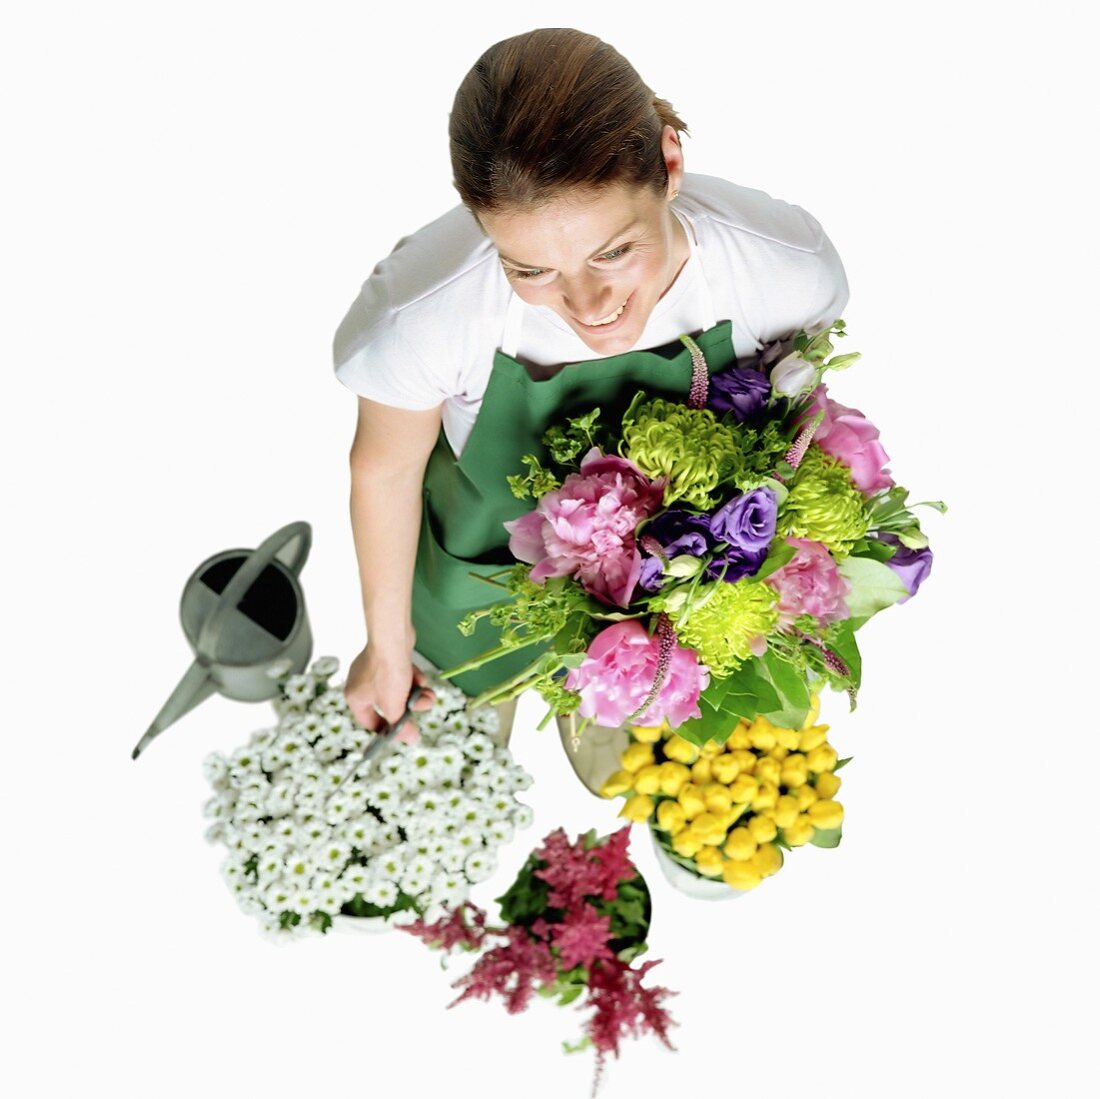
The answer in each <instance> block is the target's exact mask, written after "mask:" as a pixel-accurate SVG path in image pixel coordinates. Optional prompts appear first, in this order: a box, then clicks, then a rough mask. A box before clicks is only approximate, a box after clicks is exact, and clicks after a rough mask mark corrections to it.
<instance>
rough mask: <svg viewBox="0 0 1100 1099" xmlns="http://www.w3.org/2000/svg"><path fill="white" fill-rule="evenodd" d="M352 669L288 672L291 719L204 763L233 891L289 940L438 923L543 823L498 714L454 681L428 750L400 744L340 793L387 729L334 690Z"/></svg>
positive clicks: (439, 701)
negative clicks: (471, 701) (353, 920)
mask: <svg viewBox="0 0 1100 1099" xmlns="http://www.w3.org/2000/svg"><path fill="white" fill-rule="evenodd" d="M338 666H339V662H338V661H337V660H336V658H335V657H331V656H325V657H321V658H320V659H319V660H317V661H315V662H314V663H313V664H312V665H311V667H310V670H309V672H308V673H306V674H303V675H287V671H286V669H276V670H275V673H274V674H275V677H276V678H278V679H279V680H280V695H279V698H278V699H276V700H275V702H274V706H275V710H276V713H277V714H278V715H279V721H278V724H277V725H275V726H273V727H271V728H267V729H261V730H259V731H258V732H255V733H253V734H252V736H251V737H250V738H249V740H248V743H247V744H246V745H244V746H242V747H240V748H238V749H237V750H236V751H234V752H233V753H231V754H230V755H229V756H228V757H226V756H224V755H222V754H221V753H219V752H212V753H211V754H210V755H208V756H207V757H206V759H205V760H204V761H203V767H204V771H205V773H206V777H207V779H208V780H209V781H210V783H211V784H212V786H213V788H214V795H213V797H211V798H210V799H209V800H208V801H207V803H206V805H205V809H204V812H205V815H206V816H207V817H209V818H213V821H214V823H213V824H211V825H210V826H209V828H208V829H207V831H206V839H207V841H208V842H210V843H219V842H220V843H222V844H224V845H225V847H226V848H227V849H228V855H227V857H226V859H225V861H224V862H223V864H222V875H223V877H224V878H225V880H226V883H227V884H228V885H229V888H230V889H231V890H232V891H233V893H234V894H235V896H236V898H237V901H238V904H239V905H240V907H241V909H242V910H243V911H245V912H247V913H249V914H251V915H254V916H256V917H257V918H258V919H259V921H260V929H261V932H263V933H265V934H267V935H269V936H270V937H272V938H273V939H274V940H276V941H288V940H291V939H295V938H299V937H302V936H304V935H307V934H310V933H318V932H319V933H327V932H328V930H329V928H330V927H331V926H332V924H333V919H334V917H336V916H338V915H343V916H352V917H382V918H389V919H391V920H392V922H394V923H400V922H401V921H402V920H405V919H417V918H419V917H424V918H426V919H430V920H438V919H440V918H442V917H443V916H444V915H445V913H446V911H447V910H449V909H452V908H453V907H454V906H456V905H460V904H461V903H462V902H463V901H464V900H465V899H466V896H467V892H468V889H469V886H470V883H472V882H479V881H482V880H484V879H486V878H488V877H489V875H490V874H492V873H493V871H494V870H495V868H496V852H497V849H498V848H499V847H500V846H501V845H502V844H506V843H509V842H510V841H511V840H512V838H513V836H514V832H515V829H516V828H525V827H527V826H528V825H530V823H531V821H532V812H531V809H530V808H529V807H528V806H526V805H522V804H521V803H520V802H518V801H517V800H516V798H515V796H514V795H515V793H516V791H519V790H524V789H526V788H527V787H528V786H530V785H531V778H530V776H529V775H528V774H527V772H526V771H524V770H523V769H522V768H521V767H519V766H517V765H516V764H515V763H513V762H512V758H511V754H510V753H509V752H508V750H507V749H506V748H500V747H497V746H496V745H495V743H494V741H493V740H492V739H491V734H492V733H494V732H495V731H496V727H497V724H498V718H497V714H496V711H495V710H493V709H492V708H491V707H484V708H480V709H474V710H472V711H467V710H466V709H465V706H464V704H465V696H464V695H463V694H462V692H460V691H459V690H458V689H457V688H456V687H454V686H453V685H452V684H449V683H443V682H433V683H432V690H433V691H434V692H435V699H436V701H435V704H434V705H433V707H432V708H431V709H429V710H426V711H422V712H420V711H418V712H417V714H416V720H417V722H418V724H419V728H420V732H421V737H420V742H419V743H418V744H416V745H414V746H410V745H408V744H403V743H400V742H397V741H395V742H393V743H391V744H390V745H388V746H387V747H386V748H384V749H383V750H382V751H381V752H380V753H379V754H377V755H376V756H374V757H372V759H371V761H370V763H369V764H368V765H364V766H362V767H361V769H360V770H359V771H358V772H357V774H356V776H355V778H353V779H352V780H351V781H349V782H347V783H345V784H344V786H343V787H341V788H340V790H339V791H338V792H336V794H335V796H333V793H334V791H336V788H337V787H338V786H339V785H340V783H341V781H342V780H343V778H344V777H345V775H346V774H347V772H348V770H349V768H353V767H355V766H356V765H357V764H358V763H359V762H360V760H361V752H362V749H363V748H364V747H365V745H366V744H367V743H368V741H369V740H370V738H371V737H372V736H374V735H375V734H373V733H371V732H370V731H368V730H366V729H364V728H363V727H362V726H361V725H360V724H359V723H358V722H357V721H356V720H355V719H354V718H353V717H352V715H351V713H350V711H349V710H348V707H347V702H346V700H345V698H344V692H343V689H342V686H337V687H331V686H329V684H328V680H329V677H330V676H331V675H332V674H333V673H334V672H335V671H336V670H337V668H338Z"/></svg>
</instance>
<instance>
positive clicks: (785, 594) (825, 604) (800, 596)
mask: <svg viewBox="0 0 1100 1099" xmlns="http://www.w3.org/2000/svg"><path fill="white" fill-rule="evenodd" d="M787 542H788V543H789V544H790V545H792V546H795V547H797V550H798V552H797V553H796V554H795V555H794V557H792V558H791V559H790V560H789V561H788V562H787V563H786V564H785V565H784V566H783V567H782V568H780V569H776V570H775V572H773V573H772V574H771V576H769V577H768V578H767V579H766V580H765V581H764V583H765V584H771V586H772V587H773V588H775V590H776V591H777V592H779V604H778V607H777V609H778V611H779V628H780V629H786V628H787V627H788V626H790V625H791V624H792V623H793V622H794V620H795V619H796V618H797V617H798V616H799V615H800V614H811V615H813V616H814V618H816V619H817V620H818V622H820V623H821V624H822V625H823V626H825V625H828V624H829V623H830V622H838V621H839V620H840V619H842V618H847V617H848V615H849V611H848V605H847V603H845V602H844V597H845V596H846V595H847V594H848V593H849V592H850V591H851V590H852V585H851V584H849V583H848V581H847V580H845V579H844V577H843V576H841V575H840V572H839V571H838V569H837V567H836V562H835V561H834V560H833V556H832V554H831V553H829V551H828V550H827V549H826V548H825V547H824V546H823V545H822V544H821V543H820V542H812V541H810V540H809V539H808V538H788V539H787Z"/></svg>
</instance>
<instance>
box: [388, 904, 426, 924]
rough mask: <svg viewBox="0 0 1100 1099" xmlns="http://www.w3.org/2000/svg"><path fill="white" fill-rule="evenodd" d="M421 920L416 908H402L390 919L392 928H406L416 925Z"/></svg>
mask: <svg viewBox="0 0 1100 1099" xmlns="http://www.w3.org/2000/svg"><path fill="white" fill-rule="evenodd" d="M419 919H420V913H419V912H417V910H416V909H415V908H402V909H399V910H398V911H397V912H394V914H393V915H392V916H390V917H389V921H390V925H391V926H392V927H404V926H405V925H406V924H410V923H416V921H417V920H419Z"/></svg>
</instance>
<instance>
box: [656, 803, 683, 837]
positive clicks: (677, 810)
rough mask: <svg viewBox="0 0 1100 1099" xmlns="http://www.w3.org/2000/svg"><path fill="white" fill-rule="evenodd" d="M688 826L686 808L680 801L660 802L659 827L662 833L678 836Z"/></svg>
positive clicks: (658, 807)
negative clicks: (685, 814)
mask: <svg viewBox="0 0 1100 1099" xmlns="http://www.w3.org/2000/svg"><path fill="white" fill-rule="evenodd" d="M686 824H687V818H686V817H685V816H684V807H683V806H682V805H681V804H680V803H679V802H678V801H660V802H658V803H657V827H658V828H660V829H661V831H662V832H669V833H671V834H672V835H674V836H675V835H676V834H677V833H678V832H680V831H681V830H682V829H683V828H684V826H685V825H686Z"/></svg>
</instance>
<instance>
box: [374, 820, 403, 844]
mask: <svg viewBox="0 0 1100 1099" xmlns="http://www.w3.org/2000/svg"><path fill="white" fill-rule="evenodd" d="M378 841H379V842H380V843H382V844H384V845H385V847H386V848H390V847H394V846H396V845H397V844H399V843H400V842H401V830H400V829H399V828H398V827H397V825H396V824H391V823H390V822H389V821H386V823H385V824H384V825H383V826H382V827H381V829H380V830H379V832H378Z"/></svg>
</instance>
